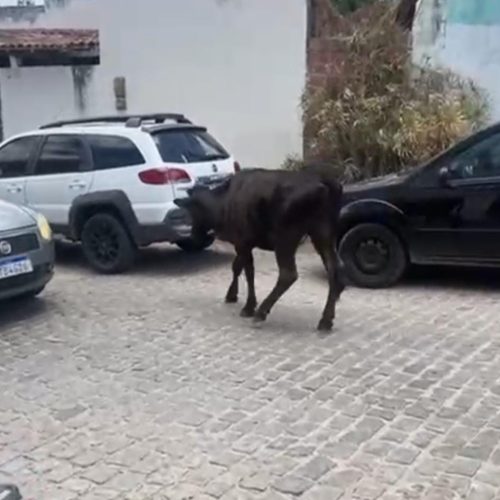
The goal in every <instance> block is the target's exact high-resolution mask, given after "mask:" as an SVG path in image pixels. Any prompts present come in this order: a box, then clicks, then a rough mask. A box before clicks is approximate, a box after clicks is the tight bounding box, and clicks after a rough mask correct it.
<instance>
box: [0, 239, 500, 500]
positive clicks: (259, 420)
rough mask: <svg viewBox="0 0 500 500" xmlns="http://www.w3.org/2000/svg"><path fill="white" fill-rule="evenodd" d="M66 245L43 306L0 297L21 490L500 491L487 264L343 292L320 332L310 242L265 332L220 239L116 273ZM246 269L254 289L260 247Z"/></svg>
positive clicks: (358, 495) (247, 494) (320, 299)
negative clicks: (90, 265)
mask: <svg viewBox="0 0 500 500" xmlns="http://www.w3.org/2000/svg"><path fill="white" fill-rule="evenodd" d="M60 253H61V255H60V258H59V266H58V273H57V277H56V278H55V279H54V281H53V282H52V283H51V285H50V287H49V288H48V289H47V291H46V292H45V293H44V294H43V295H42V297H41V298H40V299H38V300H36V301H34V302H31V303H30V302H16V303H8V304H4V305H2V306H0V352H1V353H2V364H1V366H0V393H1V395H2V397H1V399H0V483H1V482H14V483H16V484H18V485H19V486H20V487H21V491H22V493H23V495H24V498H25V499H32V500H71V499H77V498H78V499H84V500H104V499H109V500H111V499H120V500H125V499H127V500H146V499H151V500H152V499H154V500H160V499H172V500H180V499H199V500H204V499H214V498H217V499H219V498H220V499H221V500H230V499H242V500H243V499H257V500H258V499H262V500H264V499H266V500H279V499H285V498H297V497H298V498H303V499H314V500H337V499H360V500H361V499H366V500H374V499H378V498H382V499H385V500H389V499H391V500H393V499H394V500H395V499H435V500H448V499H459V498H464V499H469V500H489V499H500V330H499V328H500V326H499V325H500V308H499V306H498V302H499V299H500V293H499V292H500V285H497V286H494V285H489V286H488V284H487V283H488V280H487V277H488V276H487V275H488V273H486V277H485V278H482V279H472V278H471V279H468V278H467V279H466V280H465V281H466V284H460V283H459V282H458V280H455V279H453V274H455V275H459V274H460V273H462V271H449V272H447V273H445V276H444V277H443V279H442V281H440V280H437V279H432V278H431V277H429V278H428V279H427V278H425V277H424V278H418V279H417V278H414V279H410V280H409V281H408V282H406V283H404V284H403V285H401V286H399V287H397V288H395V289H392V290H384V291H363V290H356V289H348V290H347V291H346V292H345V295H343V297H342V300H341V302H340V303H339V306H338V314H337V317H338V319H337V323H336V327H335V331H334V333H333V334H332V335H331V336H329V337H326V338H322V337H320V336H318V335H317V334H316V332H315V330H314V328H315V325H316V324H317V321H318V320H319V317H320V314H321V310H322V308H323V305H324V301H325V299H326V283H325V282H324V277H323V274H322V272H321V268H320V266H319V258H318V257H317V256H315V255H313V254H311V253H309V250H308V249H307V248H304V249H302V250H301V253H300V256H299V271H300V272H301V279H300V280H299V281H298V282H297V284H296V285H294V287H293V289H292V290H291V291H290V292H289V293H288V294H286V295H285V296H284V298H283V299H282V301H281V302H279V303H278V305H277V306H276V308H275V309H274V311H273V313H272V314H271V316H270V318H269V320H268V322H267V323H266V324H265V326H264V327H262V328H260V329H254V328H253V327H252V323H251V322H249V321H248V320H245V319H242V318H240V317H239V315H238V313H239V308H238V307H234V306H228V305H226V304H224V303H223V297H224V294H225V292H226V288H227V286H228V284H229V278H230V266H229V262H230V260H231V254H230V253H227V251H226V249H225V248H224V247H217V249H216V250H214V251H210V252H207V253H205V254H204V255H199V256H192V255H191V256H190V255H186V254H183V253H181V252H178V251H177V250H175V249H173V248H172V249H171V248H169V247H158V248H154V249H150V250H148V251H146V252H145V253H144V254H143V256H142V259H141V262H140V263H139V265H138V266H137V268H136V269H134V270H133V271H132V272H131V273H129V274H127V275H122V276H113V277H106V276H98V275H95V274H94V273H92V272H91V271H89V270H88V269H87V268H86V267H85V265H84V263H83V262H82V259H81V257H80V253H79V249H78V248H73V247H67V248H64V249H63V251H61V252H60ZM256 267H257V280H256V283H257V293H258V296H259V298H260V299H262V298H263V296H264V294H267V292H268V291H269V290H270V288H271V286H272V285H273V283H274V279H275V276H276V270H275V265H274V261H273V258H272V256H271V255H264V254H259V255H258V258H257V261H256ZM466 276H468V274H467V275H466ZM492 276H493V278H494V279H495V280H496V282H497V283H500V279H499V278H498V276H499V275H498V273H496V274H495V273H494V274H493V275H492ZM242 285H243V282H242ZM242 291H243V292H244V291H245V288H244V286H243V287H242ZM240 302H241V301H240Z"/></svg>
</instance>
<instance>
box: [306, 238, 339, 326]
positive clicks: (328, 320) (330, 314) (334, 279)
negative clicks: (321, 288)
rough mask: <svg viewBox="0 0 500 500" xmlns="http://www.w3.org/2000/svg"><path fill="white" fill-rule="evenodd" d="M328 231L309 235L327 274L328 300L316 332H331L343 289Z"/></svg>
mask: <svg viewBox="0 0 500 500" xmlns="http://www.w3.org/2000/svg"><path fill="white" fill-rule="evenodd" d="M328 232H329V231H326V230H325V231H321V230H316V231H314V232H311V233H310V236H311V241H312V243H313V245H314V248H315V249H316V251H317V252H318V254H319V255H320V257H321V260H322V261H323V264H324V266H325V269H326V272H327V273H328V298H327V299H326V304H325V308H324V310H323V315H322V317H321V320H320V322H319V324H318V330H319V331H323V332H329V331H331V329H332V327H333V321H334V319H335V306H336V303H337V300H338V299H339V297H340V294H341V293H342V291H343V289H344V284H343V281H342V278H341V275H340V265H339V260H338V256H337V251H336V249H335V238H334V237H333V236H332V235H330V234H328Z"/></svg>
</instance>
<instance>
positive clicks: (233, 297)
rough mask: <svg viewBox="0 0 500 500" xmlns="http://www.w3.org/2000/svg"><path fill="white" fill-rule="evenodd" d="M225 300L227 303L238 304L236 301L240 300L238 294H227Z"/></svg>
mask: <svg viewBox="0 0 500 500" xmlns="http://www.w3.org/2000/svg"><path fill="white" fill-rule="evenodd" d="M225 301H226V304H236V302H238V296H237V295H232V294H227V295H226V298H225Z"/></svg>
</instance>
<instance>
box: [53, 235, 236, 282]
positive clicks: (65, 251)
mask: <svg viewBox="0 0 500 500" xmlns="http://www.w3.org/2000/svg"><path fill="white" fill-rule="evenodd" d="M232 259H233V253H231V250H230V249H229V248H226V247H223V246H221V245H218V244H217V245H214V247H213V248H210V249H208V250H205V251H203V252H199V253H188V252H184V251H182V250H179V249H178V248H177V247H175V246H173V245H154V246H151V247H148V248H144V249H141V250H140V252H139V256H138V258H137V262H136V264H135V266H134V267H133V268H132V269H131V270H130V271H128V274H130V275H138V274H141V275H155V276H161V275H170V276H176V275H186V274H195V273H198V272H203V271H206V270H209V269H212V268H214V267H218V266H227V265H229V264H230V263H231V262H232ZM56 262H57V265H58V266H68V267H71V268H75V269H78V270H81V271H85V272H89V273H92V272H93V271H92V270H91V269H90V268H89V266H88V264H87V263H86V261H85V258H84V256H83V253H82V250H81V247H80V245H78V244H75V243H69V242H57V245H56Z"/></svg>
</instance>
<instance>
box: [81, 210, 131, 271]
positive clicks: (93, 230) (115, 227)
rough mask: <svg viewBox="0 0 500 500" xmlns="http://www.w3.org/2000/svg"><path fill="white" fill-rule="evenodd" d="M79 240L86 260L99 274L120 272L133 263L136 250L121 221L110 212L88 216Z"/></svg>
mask: <svg viewBox="0 0 500 500" xmlns="http://www.w3.org/2000/svg"><path fill="white" fill-rule="evenodd" d="M81 241H82V246H83V253H84V254H85V257H86V259H87V261H88V262H89V264H90V265H91V266H92V267H93V268H94V269H95V270H96V271H98V272H100V273H104V274H111V273H119V272H123V271H125V270H127V269H128V268H130V267H131V266H132V264H133V263H134V260H135V257H136V253H137V249H136V247H135V245H134V243H133V242H132V240H131V238H130V236H129V235H128V233H127V231H126V229H125V228H124V227H123V225H122V223H121V222H120V221H119V220H118V219H117V218H116V217H114V216H113V215H111V214H106V213H101V214H96V215H94V216H92V217H90V219H89V220H88V221H87V222H86V223H85V225H84V226H83V230H82V235H81Z"/></svg>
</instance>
